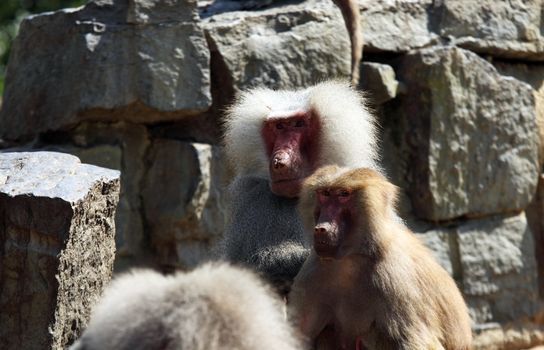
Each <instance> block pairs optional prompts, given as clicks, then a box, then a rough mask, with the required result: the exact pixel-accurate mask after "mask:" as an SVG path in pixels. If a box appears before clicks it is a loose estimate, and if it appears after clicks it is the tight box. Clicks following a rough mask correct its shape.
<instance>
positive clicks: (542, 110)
mask: <svg viewBox="0 0 544 350" xmlns="http://www.w3.org/2000/svg"><path fill="white" fill-rule="evenodd" d="M493 64H494V66H495V67H496V68H497V70H498V71H499V73H501V74H502V75H508V76H512V77H514V78H516V79H518V80H520V81H523V82H526V83H527V84H529V85H531V87H532V88H533V95H534V96H535V114H536V123H537V126H538V134H539V139H540V145H539V147H538V151H539V152H538V153H539V154H538V158H539V164H540V166H541V167H542V166H543V165H544V65H541V64H534V63H512V62H504V61H496V60H495V61H494V63H493ZM542 170H544V169H542Z"/></svg>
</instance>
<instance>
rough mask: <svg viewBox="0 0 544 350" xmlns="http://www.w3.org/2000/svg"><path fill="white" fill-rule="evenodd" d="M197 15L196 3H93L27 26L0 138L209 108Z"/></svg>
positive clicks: (14, 58) (15, 55)
mask: <svg viewBox="0 0 544 350" xmlns="http://www.w3.org/2000/svg"><path fill="white" fill-rule="evenodd" d="M197 18H198V14H197V12H196V3H195V2H194V1H179V0H176V1H157V0H130V1H121V0H115V1H114V0H109V1H106V0H94V1H91V2H89V3H88V4H87V5H86V6H84V7H83V8H80V9H75V10H65V11H58V12H54V13H48V14H44V15H38V16H32V17H29V18H27V19H25V20H24V21H23V23H22V24H21V29H20V34H19V36H18V37H17V40H16V41H15V43H14V45H13V49H12V54H11V57H10V62H12V64H10V66H9V68H8V70H7V73H6V93H5V95H4V99H3V105H2V110H1V112H0V130H1V131H0V137H3V138H5V139H18V138H22V137H25V136H29V135H35V134H37V133H40V132H44V131H48V130H58V129H61V128H66V127H68V126H73V125H75V124H77V123H78V122H80V121H82V120H86V119H95V120H96V119H98V120H114V121H115V120H129V121H137V122H141V123H149V122H157V121H163V120H173V119H179V118H183V117H185V116H187V115H193V114H196V113H199V112H202V111H205V110H206V109H208V107H209V106H210V104H211V96H210V91H209V90H210V86H209V84H210V82H209V79H210V78H209V68H208V67H209V51H208V49H207V46H206V41H205V38H204V34H203V32H202V30H201V28H200V26H199V24H198V21H197ZM129 106H132V108H131V113H123V112H122V109H123V108H128V107H129ZM111 110H119V111H118V113H112V112H111ZM89 111H92V113H89ZM159 112H169V113H159Z"/></svg>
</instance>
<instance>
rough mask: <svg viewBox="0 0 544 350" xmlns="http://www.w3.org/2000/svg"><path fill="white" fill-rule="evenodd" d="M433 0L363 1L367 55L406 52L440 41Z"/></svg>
mask: <svg viewBox="0 0 544 350" xmlns="http://www.w3.org/2000/svg"><path fill="white" fill-rule="evenodd" d="M433 3H434V1H433V0H420V1H388V0H361V1H359V4H360V7H361V21H362V26H363V37H364V39H365V51H364V52H382V51H385V52H406V51H409V50H412V49H416V48H421V47H425V46H428V45H430V44H432V43H433V42H436V41H437V40H438V35H437V34H436V33H435V32H433V30H434V21H433V19H432V17H431V15H432V14H433V9H434V5H433Z"/></svg>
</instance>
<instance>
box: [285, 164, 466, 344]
mask: <svg viewBox="0 0 544 350" xmlns="http://www.w3.org/2000/svg"><path fill="white" fill-rule="evenodd" d="M396 200H397V188H396V187H395V186H394V185H392V184H391V183H390V182H388V181H387V180H386V179H385V178H384V177H383V175H381V174H380V173H378V172H376V171H374V170H370V169H363V168H361V169H355V170H349V169H342V168H339V167H336V166H328V167H324V168H322V169H320V170H318V171H317V172H316V174H314V175H313V176H312V177H310V178H309V179H308V180H307V181H306V182H305V185H304V187H303V190H302V196H301V200H300V206H299V210H300V213H301V215H302V218H303V221H304V224H305V227H306V232H307V236H308V238H309V239H310V240H311V241H312V244H313V250H312V252H311V254H310V256H309V258H308V260H307V261H306V262H305V263H304V266H303V267H302V269H301V271H300V273H299V274H298V275H297V277H296V279H295V281H294V283H293V286H292V290H291V293H290V295H289V314H290V315H291V317H293V319H294V320H296V323H297V324H298V325H299V327H300V330H301V332H302V333H303V334H304V335H305V336H306V337H307V339H308V340H309V341H310V342H311V343H312V344H313V345H314V346H317V348H318V349H357V350H359V349H379V350H387V349H413V350H421V349H452V350H453V349H456V350H457V349H459V350H460V349H469V348H470V344H471V328H470V318H469V316H468V310H467V307H466V305H465V302H464V300H463V297H462V296H461V293H460V292H459V289H458V288H457V286H456V285H455V282H454V281H453V279H452V278H451V277H450V276H449V274H448V273H447V272H446V271H445V270H444V269H443V268H442V267H441V266H440V265H439V264H438V263H437V262H436V261H435V259H434V258H433V256H432V255H431V252H430V251H429V250H427V248H426V247H424V246H423V244H422V243H420V241H419V240H418V238H417V237H416V236H415V235H414V234H413V233H412V232H411V231H409V230H408V228H406V227H405V226H404V225H403V224H402V223H401V222H400V220H398V217H397V215H396V213H395V204H396Z"/></svg>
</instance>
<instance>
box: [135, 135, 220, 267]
mask: <svg viewBox="0 0 544 350" xmlns="http://www.w3.org/2000/svg"><path fill="white" fill-rule="evenodd" d="M148 157H149V160H150V168H149V170H148V172H147V174H146V179H145V182H144V185H143V190H142V196H143V203H144V211H145V218H146V222H147V224H148V226H149V230H150V236H151V243H152V244H153V246H154V247H155V249H156V251H157V252H158V256H159V259H160V263H161V265H170V266H172V265H173V266H180V267H184V268H191V267H194V265H196V263H197V262H198V261H202V260H203V259H205V258H207V257H209V255H210V254H209V251H210V247H211V246H212V245H213V243H214V242H215V241H216V240H217V238H218V237H220V235H221V234H222V227H223V226H224V222H225V215H226V211H225V207H226V205H227V204H226V203H225V198H224V197H225V189H224V187H226V183H227V182H226V179H225V178H224V174H225V172H224V171H223V169H224V168H225V166H224V165H222V164H221V163H222V159H221V155H220V153H219V150H218V149H217V148H215V147H212V146H210V145H206V144H200V143H191V142H182V141H176V140H166V139H162V140H161V139H159V140H156V141H155V142H154V143H153V145H152V146H151V149H150V151H149V155H148ZM189 247H194V248H195V249H189ZM190 251H192V252H190Z"/></svg>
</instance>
